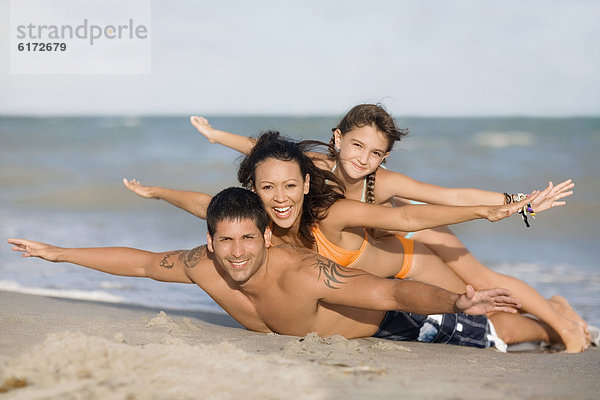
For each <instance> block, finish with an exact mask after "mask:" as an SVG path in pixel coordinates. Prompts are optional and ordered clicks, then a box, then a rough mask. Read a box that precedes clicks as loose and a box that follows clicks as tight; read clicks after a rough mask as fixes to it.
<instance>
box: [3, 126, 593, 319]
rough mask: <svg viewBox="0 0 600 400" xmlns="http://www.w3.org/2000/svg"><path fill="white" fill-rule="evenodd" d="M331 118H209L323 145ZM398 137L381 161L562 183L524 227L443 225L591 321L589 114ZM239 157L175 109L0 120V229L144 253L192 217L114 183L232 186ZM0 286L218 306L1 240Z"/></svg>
mask: <svg viewBox="0 0 600 400" xmlns="http://www.w3.org/2000/svg"><path fill="white" fill-rule="evenodd" d="M339 117H341V116H329V117H319V116H306V117H267V116H265V117H235V116H231V117H223V116H220V117H210V116H209V120H210V122H211V123H212V125H213V126H214V127H217V128H219V129H223V130H228V131H231V132H236V133H240V134H243V135H256V134H257V133H258V132H259V131H261V130H267V129H277V130H279V131H281V132H283V133H285V134H286V135H288V136H291V137H294V138H304V139H308V138H316V139H321V140H324V141H328V139H329V132H330V128H331V127H333V126H335V124H336V123H337V120H338V118H339ZM397 121H398V123H399V125H400V126H402V127H407V128H409V129H410V135H409V136H408V137H407V138H405V139H403V141H402V142H401V143H399V144H397V146H396V148H395V150H394V152H393V154H392V155H391V156H390V157H389V159H388V163H387V167H388V168H390V169H393V170H396V171H401V172H403V173H405V174H407V175H409V176H411V177H413V178H415V179H419V180H422V181H425V182H430V183H435V184H438V185H443V186H450V187H477V188H482V189H489V190H496V191H501V192H504V191H506V192H510V193H513V192H528V191H531V190H532V189H536V188H543V187H544V186H545V185H546V184H547V183H548V181H549V180H552V181H553V182H555V183H558V182H560V181H563V180H564V179H567V178H572V179H574V181H575V183H576V187H575V194H574V196H572V197H571V198H569V199H568V204H567V205H566V206H565V207H560V208H555V209H553V210H550V211H547V212H545V213H542V214H538V217H537V219H536V220H535V221H533V227H532V228H529V229H526V228H525V226H524V224H523V223H522V221H521V220H520V218H519V217H518V216H514V217H512V218H509V219H507V220H504V221H501V222H498V223H493V224H492V223H490V222H487V221H473V222H469V223H464V224H460V225H456V226H454V227H453V230H454V231H455V232H456V234H457V235H458V236H459V237H460V238H461V239H462V240H463V242H464V243H465V244H466V245H467V247H468V248H469V249H470V250H471V251H472V252H473V253H474V254H475V255H476V256H477V257H478V258H479V259H480V260H481V261H482V262H484V263H485V264H486V265H488V266H490V267H491V268H494V269H497V270H499V271H501V272H504V273H507V274H510V275H513V276H516V277H518V278H520V279H523V280H525V281H526V282H527V283H529V284H530V285H532V286H533V287H535V288H536V289H537V290H539V291H540V292H541V293H542V294H543V295H545V296H551V295H553V294H557V293H560V294H562V295H563V296H565V297H566V298H567V299H568V300H569V301H571V303H572V305H573V306H574V307H575V309H576V310H577V311H578V312H579V313H580V314H581V315H582V316H583V317H584V318H586V319H587V320H588V321H589V322H591V323H593V324H595V325H600V311H598V305H599V304H600V267H599V266H598V258H599V257H598V256H599V255H600V249H599V247H600V246H599V245H600V243H599V240H598V237H599V234H600V228H599V227H600V178H599V172H600V161H599V157H598V153H599V152H600V118H560V119H558V118H557V119H552V118H416V117H398V118H397ZM239 160H240V157H239V155H238V154H237V153H235V152H234V151H232V150H229V149H226V148H224V147H222V146H218V145H211V144H210V143H209V142H208V141H207V140H206V139H205V138H204V137H202V136H201V135H200V134H199V133H197V132H196V131H195V129H194V128H193V127H192V126H191V124H190V123H189V119H188V117H187V116H173V117H91V118H84V117H77V118H16V117H0V171H1V172H0V188H1V190H0V235H1V236H2V237H3V238H8V237H25V238H28V239H32V240H38V241H43V242H48V243H52V244H56V245H59V246H67V247H75V246H83V247H91V246H131V247H137V248H142V249H146V250H151V251H167V250H173V249H186V248H192V247H194V246H197V245H198V244H202V243H205V241H206V228H205V225H204V221H201V220H199V219H197V218H195V217H193V216H191V215H189V214H187V213H185V212H183V211H181V210H179V209H176V208H175V207H173V206H170V205H168V204H166V203H163V202H159V201H155V200H147V199H142V198H139V197H137V196H135V195H134V194H132V193H130V192H129V191H128V190H127V189H125V188H124V187H123V185H122V183H121V180H122V178H124V177H127V178H136V179H139V180H140V181H142V183H144V184H148V185H162V186H167V187H171V188H180V189H189V190H200V191H203V192H207V193H211V194H214V193H216V192H218V191H219V190H220V189H222V188H224V187H227V186H232V185H236V183H237V182H236V180H235V172H236V168H237V165H238V163H239ZM0 256H1V257H0V289H2V290H13V291H19V292H25V293H34V294H42V295H53V296H59V297H73V298H82V299H93V300H101V301H111V302H122V303H131V304H143V305H150V306H155V307H162V308H177V309H202V310H215V311H218V310H220V309H219V307H218V306H217V305H216V304H215V303H214V302H212V300H211V299H210V298H209V297H208V296H207V295H205V294H204V293H203V292H202V291H201V290H200V289H198V288H197V287H195V286H193V285H182V284H168V283H163V282H154V281H152V280H149V279H139V278H127V277H117V276H112V275H107V274H102V273H98V272H96V271H91V270H87V269H85V268H81V267H77V266H73V265H71V264H51V263H47V262H44V261H41V260H37V259H21V258H20V257H19V256H18V254H16V253H13V252H11V251H10V246H9V245H8V244H5V245H4V246H1V247H0Z"/></svg>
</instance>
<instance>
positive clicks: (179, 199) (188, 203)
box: [123, 178, 212, 219]
mask: <svg viewBox="0 0 600 400" xmlns="http://www.w3.org/2000/svg"><path fill="white" fill-rule="evenodd" d="M123 184H124V185H125V187H126V188H127V189H129V190H131V191H132V192H133V193H135V194H137V195H138V196H140V197H143V198H145V199H156V200H164V201H166V202H167V203H171V204H173V205H174V206H175V207H179V208H181V209H182V210H184V211H187V212H189V213H190V214H194V215H195V216H196V217H198V218H202V219H206V209H207V208H208V203H210V200H211V199H212V196H210V195H208V194H206V193H202V192H192V191H186V190H174V189H166V188H162V187H159V186H143V185H142V184H141V183H140V182H139V181H137V180H135V179H132V180H128V179H125V178H124V179H123Z"/></svg>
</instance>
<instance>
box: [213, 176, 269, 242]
mask: <svg viewBox="0 0 600 400" xmlns="http://www.w3.org/2000/svg"><path fill="white" fill-rule="evenodd" d="M242 219H251V220H253V221H254V223H255V224H256V227H257V228H258V229H259V230H260V232H261V233H265V229H266V228H267V225H268V224H269V221H270V218H269V215H268V214H267V212H266V211H265V208H264V206H263V203H262V201H261V200H260V197H258V195H257V194H256V193H254V192H252V191H250V190H247V189H243V188H240V187H230V188H227V189H225V190H222V191H221V192H219V193H218V194H217V195H216V196H215V197H213V198H212V200H211V201H210V204H209V205H208V209H207V210H206V225H207V227H208V233H209V234H210V236H211V237H214V234H215V229H216V227H217V223H219V222H221V221H225V220H228V221H240V220H242Z"/></svg>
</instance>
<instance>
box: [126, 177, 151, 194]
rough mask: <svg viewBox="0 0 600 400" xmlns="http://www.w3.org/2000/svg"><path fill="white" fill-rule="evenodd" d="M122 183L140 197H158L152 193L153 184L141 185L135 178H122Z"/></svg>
mask: <svg viewBox="0 0 600 400" xmlns="http://www.w3.org/2000/svg"><path fill="white" fill-rule="evenodd" d="M123 184H124V185H125V187H126V188H127V189H129V190H131V191H132V192H133V193H135V194H137V195H138V196H140V197H143V198H145V199H158V197H156V196H155V195H154V194H153V191H154V187H153V186H142V184H141V183H140V182H139V181H137V180H136V179H132V180H127V178H123Z"/></svg>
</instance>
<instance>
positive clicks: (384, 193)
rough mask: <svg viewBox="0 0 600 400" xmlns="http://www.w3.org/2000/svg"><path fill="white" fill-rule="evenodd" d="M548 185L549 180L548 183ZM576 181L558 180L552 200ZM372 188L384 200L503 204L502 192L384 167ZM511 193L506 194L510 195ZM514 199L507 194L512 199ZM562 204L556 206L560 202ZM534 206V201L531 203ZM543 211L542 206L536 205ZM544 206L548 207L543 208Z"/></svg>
mask: <svg viewBox="0 0 600 400" xmlns="http://www.w3.org/2000/svg"><path fill="white" fill-rule="evenodd" d="M550 185H551V183H550ZM574 186H575V184H574V183H573V182H572V180H571V179H567V180H565V181H564V182H561V183H559V184H558V185H556V186H555V187H554V193H553V195H554V201H558V200H560V199H563V198H565V197H567V196H570V195H572V194H573V191H572V189H573V187H574ZM375 187H376V188H377V189H376V191H377V192H378V193H379V196H380V197H381V198H383V199H389V198H391V197H393V196H399V197H403V198H406V199H410V200H417V201H422V202H424V203H428V204H440V205H453V206H473V205H481V204H484V205H502V204H505V203H506V196H505V194H504V193H500V192H493V191H489V190H481V189H474V188H448V187H443V186H437V185H433V184H429V183H424V182H420V181H417V180H415V179H412V178H410V177H408V176H406V175H404V174H401V173H399V172H394V171H390V170H385V169H382V168H380V169H379V170H378V171H377V180H376V184H375ZM511 195H512V194H509V196H511ZM513 200H516V198H513V196H511V197H510V199H509V201H510V202H513ZM563 204H565V203H564V202H562V204H557V205H563ZM532 205H534V203H532ZM537 208H538V209H539V210H536V211H538V212H539V211H543V210H542V209H541V208H543V207H539V206H538V207H537ZM544 209H547V208H544Z"/></svg>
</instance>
